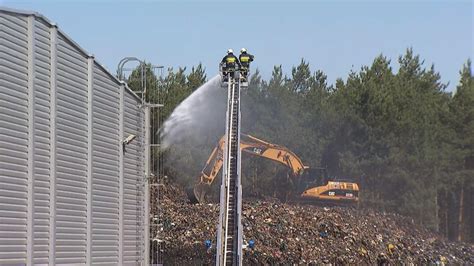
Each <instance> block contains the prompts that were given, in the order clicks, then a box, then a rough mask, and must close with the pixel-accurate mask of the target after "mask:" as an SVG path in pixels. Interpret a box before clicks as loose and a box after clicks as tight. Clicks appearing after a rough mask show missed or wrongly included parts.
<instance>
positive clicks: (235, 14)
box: [0, 0, 474, 90]
mask: <svg viewBox="0 0 474 266" xmlns="http://www.w3.org/2000/svg"><path fill="white" fill-rule="evenodd" d="M0 4H1V5H2V6H6V7H10V8H17V9H26V10H33V11H36V12H39V13H41V14H43V15H45V16H46V17H48V18H49V19H50V20H51V21H53V22H56V23H57V24H58V25H59V27H60V28H61V29H62V30H63V31H65V32H66V33H67V34H68V35H69V36H70V37H71V38H73V39H74V40H75V41H76V42H77V43H79V44H80V45H81V46H82V47H83V48H84V49H86V50H87V51H89V53H92V54H94V55H95V56H96V58H97V59H98V60H99V61H100V62H101V63H102V64H104V65H105V66H106V67H107V68H108V69H109V70H111V72H113V73H115V70H116V66H117V63H118V62H119V61H120V59H121V58H123V57H125V56H136V57H139V58H143V59H146V60H147V61H151V62H152V63H154V64H160V65H164V66H166V67H175V68H176V67H178V66H188V67H190V66H192V65H196V64H198V63H199V62H202V63H203V64H204V66H205V67H206V68H207V72H208V77H212V76H214V75H215V74H216V73H217V70H218V68H217V65H218V63H219V61H220V60H221V58H222V56H223V55H224V54H225V51H226V49H227V48H233V49H234V50H239V49H240V48H241V47H246V48H247V49H248V50H249V52H251V53H252V54H254V55H255V57H256V61H255V63H254V65H253V66H254V67H258V68H259V69H260V71H261V72H262V75H263V76H264V78H268V77H270V75H271V71H272V69H273V66H274V65H276V64H278V65H279V64H282V65H283V69H284V72H285V73H287V74H289V73H291V67H292V66H294V65H297V64H298V63H299V61H300V60H301V58H303V57H304V58H305V59H306V60H307V61H309V62H310V65H311V67H312V70H313V71H315V70H316V69H322V70H323V71H324V72H325V73H326V74H327V75H328V77H329V81H330V82H331V83H332V82H334V81H335V79H336V78H338V77H342V78H344V79H345V78H346V77H347V74H348V73H349V71H350V70H351V69H354V70H358V69H359V68H360V67H361V66H362V65H367V64H370V63H371V62H372V60H373V59H374V57H375V56H377V55H379V54H380V53H383V54H384V55H386V56H388V57H389V58H391V59H392V66H393V67H394V68H395V69H396V68H397V67H398V64H397V63H396V61H397V57H398V56H399V55H400V54H403V53H404V52H405V50H406V48H407V47H413V49H414V51H415V53H418V54H420V55H421V57H422V58H423V59H425V62H426V63H427V64H431V63H434V64H435V68H436V70H438V71H439V72H440V73H441V76H442V81H443V82H450V83H451V85H450V86H449V89H450V90H452V89H454V88H455V86H456V84H457V83H458V79H459V75H458V73H459V70H460V69H461V66H462V64H463V63H464V62H465V61H466V60H467V59H468V58H469V57H470V58H473V57H474V56H473V55H474V40H473V34H474V33H473V32H474V21H473V13H474V5H473V2H472V1H468V0H465V1H418V2H415V1H299V2H297V1H289V0H288V1H268V0H267V1H217V0H216V1H189V0H188V1H151V0H150V1H103V0H102V1H92V0H90V1H41V0H34V1H33V0H30V1H22V0H20V1H18V0H17V1H11V0H0Z"/></svg>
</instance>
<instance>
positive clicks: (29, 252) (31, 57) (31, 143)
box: [26, 16, 35, 265]
mask: <svg viewBox="0 0 474 266" xmlns="http://www.w3.org/2000/svg"><path fill="white" fill-rule="evenodd" d="M34 27H35V17H34V16H29V17H28V203H27V204H28V208H27V221H26V224H27V228H26V235H27V237H26V258H27V259H26V264H27V265H33V264H34V245H33V242H34V222H33V219H34V211H35V206H34V203H35V201H34V191H33V190H34V178H35V176H34V163H35V162H34V156H35V120H34V119H35V113H34V112H35V88H34V86H35V84H34V80H35V70H34V67H35V51H34V49H35V36H34V34H35V30H34Z"/></svg>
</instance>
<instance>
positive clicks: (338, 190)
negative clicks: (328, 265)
mask: <svg viewBox="0 0 474 266" xmlns="http://www.w3.org/2000/svg"><path fill="white" fill-rule="evenodd" d="M224 142H225V138H224V137H222V138H221V139H220V140H219V143H218V144H217V146H216V147H215V148H214V150H213V151H212V153H211V155H210V156H209V159H208V160H207V162H206V165H205V166H204V169H203V170H202V171H201V175H200V177H199V180H198V182H197V183H196V184H195V185H194V187H192V188H190V189H188V193H187V194H188V198H189V200H190V201H191V202H192V203H198V202H199V203H202V202H204V201H205V198H206V195H207V193H208V192H209V190H210V186H211V184H212V182H213V181H214V179H215V178H216V176H217V174H218V173H219V171H220V170H221V168H222V164H223V150H224ZM240 149H241V150H242V151H243V152H245V153H249V154H252V155H256V156H260V157H263V158H267V159H270V160H273V161H276V162H279V163H281V164H283V165H285V166H287V167H288V168H290V170H291V171H290V172H291V178H292V179H293V180H292V181H293V183H294V184H295V186H294V187H295V188H296V195H297V196H296V200H298V201H306V202H308V201H309V202H328V203H330V204H331V203H333V204H339V203H342V204H351V203H357V202H358V201H359V186H358V185H357V184H356V183H351V182H337V181H331V180H328V178H327V173H326V170H325V169H324V168H310V167H308V166H305V165H304V164H303V162H302V161H301V159H300V158H299V157H298V156H297V155H296V154H294V153H293V152H292V151H290V150H289V149H287V148H286V147H283V146H279V145H276V144H272V143H268V142H266V141H263V140H261V139H258V138H256V137H252V136H250V135H246V134H241V138H240Z"/></svg>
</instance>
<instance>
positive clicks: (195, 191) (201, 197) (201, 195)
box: [186, 183, 211, 204]
mask: <svg viewBox="0 0 474 266" xmlns="http://www.w3.org/2000/svg"><path fill="white" fill-rule="evenodd" d="M210 189H211V186H210V185H208V184H202V183H201V184H196V185H195V186H193V187H189V188H188V189H186V194H187V195H188V199H189V201H190V202H191V203H192V204H196V203H204V202H205V201H206V196H207V194H208V192H209V190H210Z"/></svg>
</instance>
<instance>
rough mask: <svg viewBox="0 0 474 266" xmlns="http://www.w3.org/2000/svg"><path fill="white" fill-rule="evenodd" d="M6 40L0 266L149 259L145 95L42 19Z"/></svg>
mask: <svg viewBox="0 0 474 266" xmlns="http://www.w3.org/2000/svg"><path fill="white" fill-rule="evenodd" d="M0 41H1V42H0V45H1V46H0V264H1V265H3V264H17V265H18V264H20V265H21V264H27V265H33V264H50V265H55V264H75V265H77V264H84V265H90V264H107V265H118V264H127V265H138V264H140V265H143V264H146V262H147V257H148V256H147V255H146V254H145V250H146V245H148V244H147V243H148V239H145V237H146V230H147V224H146V222H145V221H146V219H145V217H144V215H145V210H146V208H147V206H146V200H145V198H144V197H145V190H146V189H147V185H146V184H147V183H146V182H144V180H145V179H144V176H145V170H144V163H143V162H144V151H145V149H144V147H145V146H146V145H144V138H143V136H144V126H143V125H144V119H145V117H144V116H145V113H144V109H143V108H142V107H141V105H140V99H139V98H138V97H137V96H136V95H135V94H133V93H132V92H131V91H130V90H129V89H128V88H126V86H125V85H124V84H121V83H120V82H118V81H117V80H116V79H115V78H114V77H113V76H112V75H111V74H110V73H108V72H107V71H106V70H105V69H104V68H103V67H102V66H100V65H99V64H98V63H97V62H96V61H95V60H94V58H93V57H91V56H88V55H87V54H86V53H85V52H84V51H83V50H82V49H81V48H80V47H79V46H78V45H77V44H75V43H74V42H73V41H72V40H71V39H69V38H68V37H67V36H66V35H65V34H64V33H62V32H61V31H60V30H58V29H57V28H56V27H55V26H54V25H52V24H51V23H50V22H49V21H48V20H47V19H45V18H44V17H42V16H41V15H38V14H34V13H29V12H21V11H16V10H9V9H4V8H0ZM129 135H136V136H137V137H136V139H135V140H133V141H132V142H131V143H130V144H128V145H126V146H125V150H124V148H123V147H124V146H123V145H122V140H123V139H124V138H126V137H127V136H129Z"/></svg>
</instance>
